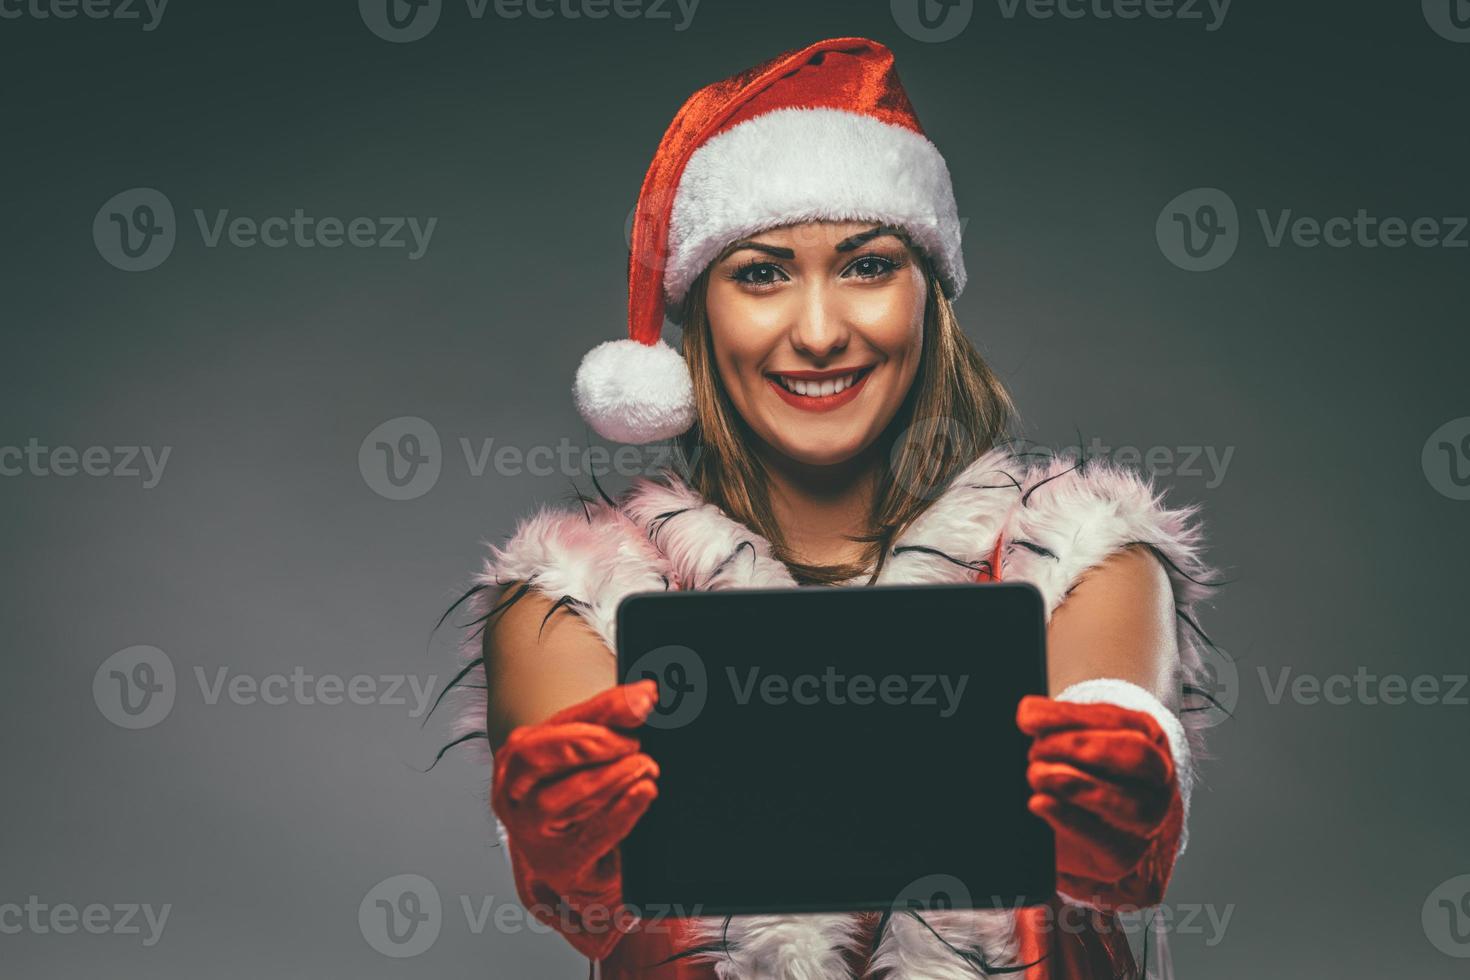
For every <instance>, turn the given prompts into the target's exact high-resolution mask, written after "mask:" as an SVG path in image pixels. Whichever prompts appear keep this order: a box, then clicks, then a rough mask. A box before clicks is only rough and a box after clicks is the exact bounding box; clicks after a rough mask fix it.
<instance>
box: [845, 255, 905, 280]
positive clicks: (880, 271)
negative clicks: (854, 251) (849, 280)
mask: <svg viewBox="0 0 1470 980" xmlns="http://www.w3.org/2000/svg"><path fill="white" fill-rule="evenodd" d="M895 268H897V264H896V263H895V262H894V261H893V260H892V259H885V258H883V256H881V255H864V256H863V257H862V258H860V259H858V260H857V261H856V262H854V263H853V264H852V265H850V266H848V267H847V271H848V272H849V273H852V274H853V275H855V276H857V277H858V278H859V279H876V278H878V277H879V276H882V275H886V274H888V273H889V272H892V271H893V270H894V269H895Z"/></svg>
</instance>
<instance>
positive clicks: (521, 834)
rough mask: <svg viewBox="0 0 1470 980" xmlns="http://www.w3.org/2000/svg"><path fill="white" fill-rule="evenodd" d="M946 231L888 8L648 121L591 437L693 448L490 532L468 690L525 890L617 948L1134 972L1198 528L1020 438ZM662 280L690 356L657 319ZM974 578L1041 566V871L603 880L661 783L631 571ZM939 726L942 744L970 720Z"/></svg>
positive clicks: (921, 969) (1177, 761) (670, 974)
mask: <svg viewBox="0 0 1470 980" xmlns="http://www.w3.org/2000/svg"><path fill="white" fill-rule="evenodd" d="M959 232H960V222H959V220H958V216H957V213H956V210H955V203H954V196H953V191H952V189H951V185H950V178H949V172H948V170H947V168H946V166H945V163H944V160H943V158H942V157H941V156H940V155H939V152H938V150H937V149H935V147H934V145H933V144H932V143H930V142H929V141H928V140H927V139H926V138H925V137H924V136H923V133H922V130H921V129H920V128H919V124H918V121H917V119H916V117H915V116H914V112H913V108H912V106H911V105H910V104H909V101H908V99H907V97H906V96H905V95H904V92H903V89H902V87H901V86H900V84H899V82H898V78H897V75H896V74H895V72H894V68H893V60H892V55H891V53H890V52H889V51H888V50H887V49H886V48H885V47H883V46H882V45H880V44H877V43H876V42H873V41H868V40H864V39H861V38H837V39H831V40H826V41H821V42H818V43H816V44H813V45H810V46H809V47H806V48H803V49H801V50H798V51H793V52H789V53H787V54H784V55H782V56H780V57H778V58H775V59H773V60H772V61H769V62H766V63H764V64H762V65H759V66H757V67H755V68H752V69H750V70H748V71H746V72H743V73H741V74H739V75H737V76H735V77H733V78H730V79H727V80H725V81H722V82H717V83H715V84H713V85H710V86H708V87H706V88H705V89H702V90H700V91H699V92H697V93H696V94H695V95H694V96H692V97H691V98H690V99H689V100H688V102H686V103H685V105H684V107H683V108H682V109H681V110H680V111H679V114H678V115H677V116H676V117H675V119H674V122H673V123H672V125H671V126H670V127H669V130H668V132H667V133H666V134H665V136H664V139H663V141H662V143H661V144H660V147H659V150H658V153H657V155H656V157H655V159H654V161H653V164H652V166H651V167H650V169H649V172H648V176H647V178H646V179H645V181H644V184H643V189H642V192H641V194H640V198H639V203H638V209H637V211H636V213H635V217H634V224H633V242H632V246H633V249H632V259H631V261H630V263H629V337H628V338H627V339H625V340H618V341H610V342H608V343H605V344H602V345H600V346H599V347H598V348H596V349H594V350H593V351H592V352H591V353H589V354H588V355H587V357H586V358H585V359H584V360H583V363H582V365H581V367H580V368H579V370H578V375H577V381H576V386H575V394H576V399H577V403H578V407H579V409H580V411H581V412H582V414H583V416H584V417H585V418H586V419H587V420H588V422H589V423H591V424H592V425H593V427H594V428H596V429H597V431H598V432H599V433H601V434H602V435H603V436H605V437H607V438H609V439H613V440H617V441H623V442H631V443H647V442H653V441H656V440H660V439H669V438H677V439H678V445H679V448H680V450H681V455H682V457H683V458H684V459H685V460H687V461H688V467H689V472H688V477H687V479H686V478H685V477H683V476H681V475H677V474H675V473H673V472H665V473H663V474H661V475H660V477H659V478H656V479H642V480H638V481H635V483H634V485H633V487H632V488H631V489H630V490H629V491H628V492H627V493H626V494H624V495H623V496H622V498H621V499H619V500H616V501H614V500H611V499H609V498H606V497H605V496H604V498H603V500H601V501H592V500H586V499H584V500H582V501H581V506H579V507H575V508H564V509H552V508H548V509H543V510H541V511H540V512H539V513H537V514H535V515H533V516H531V517H529V518H528V519H526V520H524V521H523V522H522V523H521V524H520V526H519V527H518V528H517V530H516V532H515V534H514V535H512V537H511V538H510V540H509V541H508V542H507V543H506V544H505V545H504V546H503V547H500V548H495V549H493V550H492V553H491V557H490V558H489V560H488V561H487V562H486V565H485V568H484V569H483V571H482V573H481V575H480V577H479V579H478V580H477V584H476V586H475V588H474V589H472V590H471V593H470V595H471V596H472V598H473V600H474V601H475V602H476V603H477V604H478V612H479V613H480V614H481V615H480V616H479V618H478V619H477V620H476V622H477V623H478V624H479V629H478V630H477V631H476V633H475V634H474V635H473V637H472V639H473V642H472V647H473V649H474V654H472V656H473V659H472V660H471V662H470V664H469V665H468V667H467V668H466V673H465V675H464V680H465V681H466V687H467V689H468V692H469V694H470V698H469V703H468V707H467V710H466V711H465V713H464V715H463V716H462V718H461V723H460V724H461V729H460V734H461V737H462V739H470V738H476V737H480V738H484V739H485V740H486V741H487V742H488V743H489V745H490V747H491V749H492V751H493V758H494V772H493V789H492V798H491V803H492V807H493V809H494V811H495V814H496V816H497V817H498V821H499V824H500V827H501V837H502V840H503V841H504V842H505V843H506V844H507V845H508V853H509V855H510V857H511V863H512V868H513V872H514V875H515V880H516V885H517V889H518V892H519V894H520V897H521V899H522V901H523V902H524V903H525V904H526V905H527V907H528V908H530V909H531V910H532V912H533V914H535V915H536V916H537V918H538V919H540V920H542V921H543V922H546V923H547V924H549V925H551V926H552V927H553V928H555V929H556V930H557V931H559V932H561V933H562V934H563V935H564V936H565V937H566V938H567V940H568V941H569V942H571V943H572V944H573V945H574V946H575V947H576V948H577V949H578V950H580V951H581V952H583V953H584V954H585V955H587V956H588V957H589V958H590V959H592V960H593V961H594V962H595V963H597V964H598V965H599V966H600V968H601V970H602V976H604V977H618V978H623V977H642V976H648V977H654V978H684V980H692V978H699V977H720V978H722V980H730V978H773V980H781V978H838V977H854V978H856V977H860V976H879V977H889V978H914V980H918V978H922V980H946V978H950V977H955V978H959V977H973V976H975V975H976V973H977V970H978V971H979V972H981V973H986V974H988V973H991V972H1010V973H1014V974H1020V975H1023V976H1024V977H1026V978H1028V980H1062V978H1066V980H1073V978H1079V977H1113V976H1131V975H1134V973H1133V971H1134V970H1136V966H1135V964H1134V963H1133V961H1132V956H1131V954H1130V952H1129V949H1128V945H1127V942H1126V937H1125V936H1124V935H1123V934H1122V933H1121V932H1120V931H1119V928H1118V919H1117V917H1116V913H1117V910H1119V909H1130V908H1137V907H1140V906H1148V905H1153V904H1157V903H1158V902H1159V901H1161V900H1162V898H1163V894H1164V890H1165V889H1166V887H1167V885H1168V881H1169V877H1170V874H1171V872H1172V869H1173V867H1174V863H1175V860H1176V858H1177V857H1178V855H1179V853H1180V852H1182V850H1183V846H1184V840H1185V817H1186V814H1187V809H1188V805H1189V794H1190V786H1191V783H1192V781H1193V768H1192V763H1191V757H1192V754H1193V753H1194V752H1196V751H1197V750H1198V748H1199V746H1198V744H1197V742H1198V733H1197V732H1191V733H1189V734H1186V730H1185V728H1184V726H1183V724H1182V723H1181V720H1180V718H1181V715H1180V711H1181V704H1180V702H1181V697H1182V695H1183V693H1185V692H1187V691H1191V689H1192V682H1193V681H1194V680H1195V678H1196V675H1197V673H1198V670H1199V663H1200V660H1199V652H1198V649H1197V646H1196V643H1197V642H1200V641H1202V635H1201V636H1197V635H1196V634H1197V630H1195V629H1194V627H1193V620H1192V618H1191V612H1192V609H1193V607H1194V605H1195V603H1196V602H1197V601H1198V600H1199V599H1200V598H1201V597H1202V595H1203V594H1204V592H1205V590H1206V588H1207V585H1206V583H1204V582H1203V578H1204V573H1205V571H1206V569H1205V567H1204V565H1203V564H1202V562H1201V560H1200V557H1199V555H1198V550H1199V546H1200V529H1199V527H1198V525H1197V523H1195V522H1194V520H1193V513H1194V512H1193V510H1192V509H1183V510H1171V509H1167V508H1165V507H1164V506H1163V504H1162V503H1161V501H1160V498H1159V497H1158V496H1157V495H1156V494H1154V493H1153V492H1152V490H1151V488H1150V487H1149V485H1147V484H1146V483H1145V482H1144V481H1142V480H1140V479H1138V478H1137V477H1136V476H1134V475H1133V474H1131V473H1128V472H1125V471H1122V470H1119V469H1117V468H1114V467H1112V466H1110V465H1105V464H1103V463H1100V462H1098V461H1095V460H1094V461H1087V460H1078V459H1071V458H1060V457H1053V456H1051V455H1049V454H1039V453H1021V452H1017V451H1015V450H1014V449H1013V448H1011V447H1010V446H1009V445H1007V444H1005V442H1004V440H1003V435H1004V432H1005V431H1006V427H1007V425H1008V423H1009V421H1010V403H1009V399H1008V398H1007V396H1006V394H1005V391H1004V390H1003V388H1002V387H1001V385H1000V383H999V382H998V381H997V380H996V379H995V377H994V376H993V375H992V374H991V372H990V371H989V369H988V368H987V367H986V365H985V364H984V362H983V361H982V360H981V358H980V356H979V355H978V354H977V353H976V351H975V350H974V348H973V347H972V346H971V345H970V343H969V341H968V340H967V339H966V338H965V336H964V334H963V333H962V332H961V330H960V328H959V326H958V324H957V323H956V321H955V318H954V313H953V309H952V307H951V300H952V299H953V298H954V297H955V296H957V295H958V294H959V292H960V290H961V289H962V288H963V287H964V282H965V271H964V265H963V260H962V257H961V253H960V240H959ZM666 313H667V314H668V315H669V316H670V317H671V318H673V319H675V321H676V322H680V323H681V324H682V326H683V344H682V347H683V350H682V357H681V356H680V354H679V353H678V352H675V351H674V350H673V349H672V348H671V347H669V346H668V345H667V344H665V343H664V342H663V341H662V340H661V339H660V331H661V327H662V320H663V317H664V315H665V314H666ZM970 578H978V579H997V578H1005V579H1008V580H1009V579H1015V580H1024V581H1029V582H1031V583H1033V584H1034V585H1036V586H1037V588H1038V589H1039V590H1040V591H1041V593H1042V594H1043V596H1044V598H1045V600H1046V606H1047V614H1048V627H1047V642H1048V649H1049V667H1048V671H1049V673H1048V688H1049V690H1050V691H1051V692H1053V697H1048V698H1039V697H1038V698H1027V699H1026V700H1025V701H1023V702H1022V704H1021V706H1020V709H1019V711H1018V714H1017V718H1016V723H1017V724H1018V725H1019V726H1020V727H1021V728H1022V730H1023V731H1025V732H1027V733H1028V734H1030V735H1032V736H1033V745H1032V750H1031V753H1030V766H1029V769H1028V779H1029V780H1030V782H1031V785H1032V789H1033V791H1034V793H1033V796H1032V797H1031V800H1030V806H1031V809H1032V810H1033V812H1035V813H1036V814H1037V815H1038V816H1040V817H1042V818H1044V819H1045V820H1047V821H1048V822H1049V823H1050V824H1051V825H1052V826H1053V828H1054V829H1055V832H1056V838H1057V892H1058V894H1057V896H1056V897H1055V899H1054V901H1053V902H1052V903H1051V904H1050V905H1048V906H1041V907H1033V908H1028V909H1022V910H1018V911H1016V912H1007V911H993V910H985V911H971V910H963V911H943V912H927V913H922V914H914V913H900V914H894V915H878V914H876V913H873V914H832V915H785V916H783V915H768V916H743V917H735V918H731V919H714V920H704V919H689V920H682V921H675V920H667V921H662V922H652V921H649V922H645V923H641V924H634V923H632V922H631V921H629V920H627V919H626V918H625V917H618V916H616V915H613V914H612V913H613V911H614V910H617V909H618V908H619V906H620V904H621V889H620V873H619V864H618V851H617V847H618V843H619V841H621V840H622V839H623V838H624V837H625V836H626V834H627V833H628V831H629V830H630V829H631V828H632V826H633V825H634V824H635V823H636V822H637V820H638V818H639V816H640V815H641V814H642V813H643V812H644V811H645V810H646V808H647V806H648V804H649V802H650V801H651V800H652V799H653V798H654V797H655V796H656V794H657V785H658V769H657V766H656V765H655V764H654V762H653V761H652V760H651V759H650V758H648V757H647V756H646V755H644V754H642V753H641V752H639V750H638V742H637V737H636V729H637V727H638V726H639V725H640V724H641V723H642V721H643V720H644V719H645V718H646V717H647V715H648V713H649V712H650V711H651V709H652V707H653V705H654V703H655V702H656V699H657V691H656V688H655V687H654V685H653V683H652V682H649V681H645V682H643V683H642V684H639V685H629V686H627V687H621V688H619V687H614V685H615V683H616V676H615V659H614V656H613V653H612V650H613V649H614V648H615V643H614V611H615V609H616V606H617V603H618V600H619V599H621V598H622V597H623V596H625V595H627V594H629V593H632V592H638V591H647V590H657V589H716V588H740V587H772V586H798V585H820V584H828V585H841V586H851V587H861V586H863V585H865V584H874V583H879V584H888V583H922V582H934V583H942V582H955V581H962V580H965V579H970ZM1192 742H1193V743H1196V744H1194V745H1192V744H1191V743H1192ZM932 750H933V748H932V747H929V748H917V747H916V749H915V751H932ZM944 750H946V751H953V752H954V753H955V756H956V772H957V776H958V775H960V774H962V766H963V752H964V751H966V750H968V751H977V750H981V749H980V748H979V747H959V746H954V747H945V749H944ZM875 790H879V791H881V786H875Z"/></svg>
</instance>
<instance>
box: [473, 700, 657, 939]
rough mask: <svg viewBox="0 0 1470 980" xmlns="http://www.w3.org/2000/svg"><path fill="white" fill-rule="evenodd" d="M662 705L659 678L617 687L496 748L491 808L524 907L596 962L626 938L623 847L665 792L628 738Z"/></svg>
mask: <svg viewBox="0 0 1470 980" xmlns="http://www.w3.org/2000/svg"><path fill="white" fill-rule="evenodd" d="M657 703H658V685H657V683H656V682H654V681H651V680H647V681H640V682H638V683H636V684H628V685H624V686H621V687H614V688H612V689H610V690H607V691H603V692H602V693H601V694H598V695H596V696H594V697H592V698H589V699H588V700H586V701H583V702H581V703H580V704H575V705H572V706H571V707H570V708H566V709H565V710H563V711H560V712H558V713H557V714H555V715H553V716H552V717H550V718H548V719H547V720H546V721H544V722H542V723H540V724H537V725H523V726H521V727H519V728H516V729H515V730H514V731H512V732H511V734H510V736H509V738H507V739H506V741H505V744H504V745H502V746H501V747H500V748H499V749H498V750H496V752H495V776H494V780H495V782H494V789H493V791H492V793H491V798H490V806H491V809H493V810H494V811H495V814H496V816H498V817H499V818H500V821H501V823H503V824H504V825H505V829H506V837H507V839H508V841H509V846H510V858H511V866H512V869H513V871H514V874H515V882H516V891H517V893H518V894H519V895H520V898H521V902H522V903H523V904H524V905H525V906H526V908H527V909H528V910H529V911H530V912H531V914H532V915H533V916H535V917H536V918H537V919H538V920H539V921H541V922H544V923H546V924H547V925H549V926H551V927H552V928H554V929H556V930H557V931H558V932H560V933H561V934H562V935H563V936H565V937H566V939H567V941H568V942H570V943H571V944H572V945H573V946H575V947H576V948H577V949H578V950H579V951H580V952H582V953H583V954H584V955H586V956H589V957H591V958H592V959H595V960H600V959H603V958H604V957H606V956H607V954H608V953H610V952H611V951H612V950H613V948H614V947H615V946H616V945H617V943H618V941H619V939H621V938H622V931H620V930H619V929H618V928H617V924H618V923H617V919H618V917H619V916H620V915H621V909H622V904H623V902H622V895H623V884H622V865H621V862H620V860H619V856H618V845H619V844H620V843H621V842H622V840H623V839H624V838H625V837H627V835H628V833H629V831H631V830H632V829H633V826H634V825H635V824H636V823H637V822H638V820H639V818H641V817H642V816H643V813H644V811H646V810H647V809H648V805H649V804H650V803H652V802H653V800H654V798H655V797H657V796H658V787H657V785H656V784H655V782H654V781H655V780H656V779H657V778H658V765H657V764H656V763H655V762H654V761H653V759H651V758H650V757H649V756H647V755H645V754H644V753H642V752H640V751H639V744H638V740H637V739H636V738H635V737H633V736H632V735H629V734H626V732H627V731H628V730H631V729H634V728H637V727H638V726H640V725H642V724H643V722H644V721H645V720H646V719H647V718H648V716H649V714H650V713H651V712H652V711H653V708H654V705H656V704H657Z"/></svg>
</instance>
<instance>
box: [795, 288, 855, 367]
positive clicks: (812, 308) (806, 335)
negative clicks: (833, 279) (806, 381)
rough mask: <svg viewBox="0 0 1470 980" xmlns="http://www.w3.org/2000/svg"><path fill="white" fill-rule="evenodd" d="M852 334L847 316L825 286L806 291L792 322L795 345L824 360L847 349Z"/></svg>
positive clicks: (798, 348)
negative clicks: (845, 316)
mask: <svg viewBox="0 0 1470 980" xmlns="http://www.w3.org/2000/svg"><path fill="white" fill-rule="evenodd" d="M849 333H850V331H849V330H848V327H847V323H846V319H845V318H844V317H843V316H842V313H841V311H840V310H839V309H838V308H837V306H836V304H835V303H834V302H833V301H832V298H831V296H830V295H828V293H827V291H826V290H825V289H824V288H822V286H820V285H814V286H813V287H811V288H809V289H807V290H805V295H804V296H803V297H802V301H801V306H800V308H799V309H798V310H797V311H796V322H795V323H794V324H793V325H792V330H791V343H792V346H794V347H795V348H796V349H797V350H800V351H803V352H804V353H807V354H810V355H811V356H812V357H814V358H818V359H823V358H826V357H828V356H829V355H831V354H835V353H837V352H839V351H841V350H843V349H844V348H846V347H847V342H848V337H849Z"/></svg>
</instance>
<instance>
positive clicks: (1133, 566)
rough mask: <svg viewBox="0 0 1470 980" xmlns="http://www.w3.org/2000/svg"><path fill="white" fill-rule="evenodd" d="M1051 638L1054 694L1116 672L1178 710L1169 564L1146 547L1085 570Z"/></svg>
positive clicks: (1050, 676) (1050, 675) (1050, 679)
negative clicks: (1165, 564)
mask: <svg viewBox="0 0 1470 980" xmlns="http://www.w3.org/2000/svg"><path fill="white" fill-rule="evenodd" d="M1046 639H1047V654H1048V655H1047V683H1048V687H1049V688H1050V693H1051V694H1052V696H1053V697H1055V696H1056V695H1057V694H1058V693H1060V692H1061V691H1062V690H1064V689H1065V688H1067V687H1068V686H1070V685H1072V684H1075V683H1077V682H1078V681H1083V680H1088V679H1089V678H1093V677H1116V678H1120V679H1122V680H1125V681H1132V682H1133V683H1134V684H1137V685H1138V686H1139V687H1141V688H1143V689H1144V690H1146V691H1148V692H1149V693H1151V694H1152V695H1153V696H1154V697H1156V698H1158V699H1159V701H1161V702H1162V703H1163V704H1164V706H1165V707H1167V708H1168V709H1169V710H1171V711H1176V712H1177V711H1178V710H1179V680H1178V671H1179V646H1178V639H1177V636H1176V633H1175V622H1174V592H1173V588H1172V587H1171V586H1170V584H1169V576H1168V573H1167V572H1165V571H1164V566H1163V565H1162V564H1160V562H1159V561H1158V560H1157V559H1156V558H1155V557H1154V556H1153V555H1152V554H1151V553H1150V552H1149V551H1148V550H1147V549H1146V548H1144V547H1143V546H1141V545H1135V546H1133V547H1130V548H1125V549H1124V550H1122V551H1120V552H1118V553H1117V554H1115V555H1112V556H1111V557H1109V558H1108V559H1107V560H1106V561H1104V562H1103V563H1102V564H1100V565H1098V566H1097V567H1096V568H1094V569H1092V570H1091V571H1089V572H1087V574H1085V575H1083V576H1082V578H1081V580H1080V581H1079V582H1078V584H1077V585H1076V586H1075V587H1074V588H1073V590H1072V593H1071V594H1070V595H1068V596H1067V597H1066V598H1065V599H1064V600H1063V601H1062V603H1061V605H1059V606H1058V607H1057V608H1056V610H1055V611H1054V612H1053V613H1052V618H1051V623H1050V625H1049V626H1048V627H1047V634H1046Z"/></svg>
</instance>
